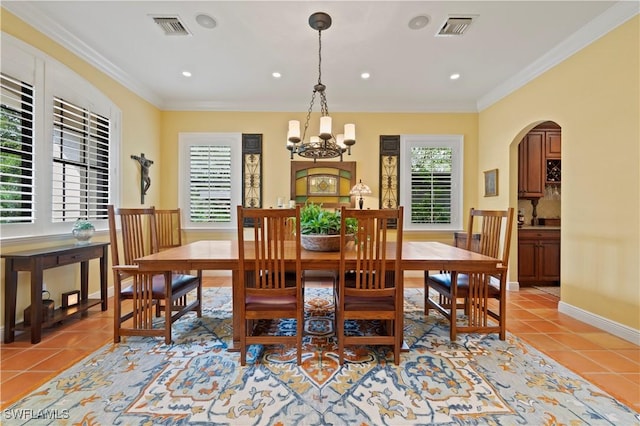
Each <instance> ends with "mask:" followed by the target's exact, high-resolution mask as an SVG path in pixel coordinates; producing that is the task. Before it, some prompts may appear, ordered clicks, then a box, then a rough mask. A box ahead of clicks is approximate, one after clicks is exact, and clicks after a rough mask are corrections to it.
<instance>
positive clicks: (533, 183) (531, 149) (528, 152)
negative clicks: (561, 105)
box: [518, 131, 546, 198]
mask: <svg viewBox="0 0 640 426" xmlns="http://www.w3.org/2000/svg"><path fill="white" fill-rule="evenodd" d="M544 142H545V132H544V131H531V132H529V133H528V134H527V136H525V137H524V139H522V142H520V145H519V147H518V161H519V168H518V171H519V174H518V198H542V197H543V196H544V180H545V178H544V177H543V171H544V170H545V168H546V165H545V158H544V149H545V145H544Z"/></svg>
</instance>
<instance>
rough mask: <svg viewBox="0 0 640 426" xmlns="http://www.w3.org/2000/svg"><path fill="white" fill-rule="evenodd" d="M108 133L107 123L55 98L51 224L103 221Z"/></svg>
mask: <svg viewBox="0 0 640 426" xmlns="http://www.w3.org/2000/svg"><path fill="white" fill-rule="evenodd" d="M109 129H110V123H109V119H107V118H105V117H102V116H100V115H98V114H95V113H92V112H91V111H89V110H88V109H86V108H83V107H81V106H77V105H74V104H72V103H70V102H67V101H65V100H64V99H61V98H58V97H56V98H54V102H53V172H52V185H53V186H52V220H53V222H71V221H75V220H76V219H78V218H85V219H88V220H99V219H106V217H107V204H108V203H109V175H108V171H109V140H110V135H109V132H110V130H109Z"/></svg>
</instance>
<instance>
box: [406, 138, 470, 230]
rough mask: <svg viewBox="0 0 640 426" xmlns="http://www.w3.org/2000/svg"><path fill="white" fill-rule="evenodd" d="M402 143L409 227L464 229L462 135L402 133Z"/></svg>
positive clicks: (418, 228) (419, 228) (421, 228)
mask: <svg viewBox="0 0 640 426" xmlns="http://www.w3.org/2000/svg"><path fill="white" fill-rule="evenodd" d="M400 143H401V147H402V153H401V155H400V182H401V185H402V188H401V192H400V204H401V205H403V206H404V210H405V221H404V227H405V229H407V230H438V231H443V230H460V229H462V164H463V157H462V156H463V139H462V136H460V135H402V136H401V137H400Z"/></svg>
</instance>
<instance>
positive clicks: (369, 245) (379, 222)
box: [340, 206, 403, 295]
mask: <svg viewBox="0 0 640 426" xmlns="http://www.w3.org/2000/svg"><path fill="white" fill-rule="evenodd" d="M402 217H403V207H402V206H400V207H398V208H397V209H380V210H356V209H347V208H345V207H342V210H341V213H340V221H341V228H340V247H342V248H343V249H342V250H341V251H340V275H341V276H340V279H341V280H344V276H345V274H346V272H347V267H346V258H347V248H348V246H347V244H353V246H354V247H353V248H354V250H353V253H350V254H349V256H351V254H354V255H355V270H354V271H355V280H354V283H351V285H350V287H351V288H350V289H349V290H347V291H348V292H352V291H354V290H355V291H356V292H357V291H359V290H367V291H373V292H375V291H378V292H379V294H380V295H383V294H384V293H385V292H388V291H387V290H390V289H392V287H395V285H396V283H398V282H399V274H401V273H402V271H401V269H400V261H401V259H402V226H403V225H402ZM352 219H355V220H356V221H357V230H356V232H355V235H354V236H353V240H352V241H348V240H349V239H351V237H350V236H349V235H348V233H347V232H348V227H347V223H348V222H349V221H350V220H352ZM392 223H395V224H396V245H395V252H389V251H388V250H387V242H389V241H390V240H389V234H390V233H389V230H390V229H391V228H390V227H389V225H390V224H392ZM390 263H391V264H392V265H393V266H391V267H390V265H389V264H390ZM385 289H386V290H385Z"/></svg>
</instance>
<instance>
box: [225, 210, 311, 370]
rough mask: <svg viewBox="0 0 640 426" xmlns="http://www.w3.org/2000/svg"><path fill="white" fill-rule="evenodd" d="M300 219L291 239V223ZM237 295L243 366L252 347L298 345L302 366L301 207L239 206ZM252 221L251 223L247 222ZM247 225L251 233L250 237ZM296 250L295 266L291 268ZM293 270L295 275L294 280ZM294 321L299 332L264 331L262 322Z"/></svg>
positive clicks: (297, 356) (296, 346)
mask: <svg viewBox="0 0 640 426" xmlns="http://www.w3.org/2000/svg"><path fill="white" fill-rule="evenodd" d="M291 217H294V218H295V233H294V235H295V237H294V240H293V241H291V239H290V236H289V235H287V233H290V232H291V230H290V228H289V230H288V225H287V221H289V220H290V218H291ZM237 218H238V261H239V274H238V295H239V299H240V300H239V302H238V306H239V311H238V312H239V315H240V321H239V323H240V365H245V364H246V357H247V348H248V347H249V346H250V345H253V344H265V345H271V344H293V345H295V348H296V359H297V363H298V364H300V363H301V362H302V334H303V326H304V299H303V298H302V266H301V265H302V264H301V260H300V256H301V246H300V207H299V206H297V207H296V208H295V209H257V208H245V207H242V206H238V214H237ZM245 219H250V220H248V221H247V220H245ZM245 224H249V225H248V227H249V229H250V230H249V232H248V234H249V235H246V236H245ZM290 252H293V253H295V256H288V257H289V258H293V259H295V265H287V264H286V263H285V259H286V258H287V255H286V254H287V253H290ZM291 272H294V274H293V275H294V276H292V274H291ZM281 319H295V321H296V329H295V334H294V335H291V334H284V335H283V334H268V333H259V330H261V329H260V328H259V327H258V324H259V320H271V321H273V320H281Z"/></svg>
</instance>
